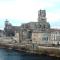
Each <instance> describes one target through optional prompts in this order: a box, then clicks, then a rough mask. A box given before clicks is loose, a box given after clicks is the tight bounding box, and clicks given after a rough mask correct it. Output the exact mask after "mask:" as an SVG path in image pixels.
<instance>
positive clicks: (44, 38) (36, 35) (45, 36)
mask: <svg viewBox="0 0 60 60" xmlns="http://www.w3.org/2000/svg"><path fill="white" fill-rule="evenodd" d="M49 40H50V32H45V31H44V32H43V31H37V32H33V33H32V43H37V44H49Z"/></svg>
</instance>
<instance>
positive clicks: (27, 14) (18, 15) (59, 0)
mask: <svg viewBox="0 0 60 60" xmlns="http://www.w3.org/2000/svg"><path fill="white" fill-rule="evenodd" d="M40 9H41V10H46V18H47V22H49V23H50V25H51V28H60V0H0V29H3V28H4V22H5V20H6V19H8V21H9V22H10V23H12V25H14V26H20V25H21V24H23V23H28V22H36V21H38V20H37V19H38V10H40Z"/></svg>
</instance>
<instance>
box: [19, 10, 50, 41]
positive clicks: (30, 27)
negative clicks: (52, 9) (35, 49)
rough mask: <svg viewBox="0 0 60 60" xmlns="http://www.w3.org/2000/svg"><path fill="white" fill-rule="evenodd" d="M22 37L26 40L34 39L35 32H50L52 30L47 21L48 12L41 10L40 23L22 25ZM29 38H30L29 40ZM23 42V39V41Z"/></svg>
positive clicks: (39, 12) (39, 14)
mask: <svg viewBox="0 0 60 60" xmlns="http://www.w3.org/2000/svg"><path fill="white" fill-rule="evenodd" d="M20 29H22V31H23V32H22V34H21V35H22V37H23V38H24V40H25V39H28V40H29V39H30V40H31V39H32V33H33V31H38V32H39V31H48V30H49V29H50V24H49V23H48V22H47V21H46V11H45V10H39V11H38V22H29V23H26V24H22V25H21V28H20ZM28 36H29V37H30V38H28ZM22 40H23V39H22Z"/></svg>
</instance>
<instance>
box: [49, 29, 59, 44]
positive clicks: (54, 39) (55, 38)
mask: <svg viewBox="0 0 60 60" xmlns="http://www.w3.org/2000/svg"><path fill="white" fill-rule="evenodd" d="M50 32H51V37H50V43H51V44H60V29H50Z"/></svg>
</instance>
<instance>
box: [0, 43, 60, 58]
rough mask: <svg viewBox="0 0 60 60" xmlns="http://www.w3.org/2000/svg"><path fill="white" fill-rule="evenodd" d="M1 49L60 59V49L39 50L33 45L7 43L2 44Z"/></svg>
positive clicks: (43, 48) (40, 48)
mask: <svg viewBox="0 0 60 60" xmlns="http://www.w3.org/2000/svg"><path fill="white" fill-rule="evenodd" d="M0 48H5V49H8V50H16V51H23V52H27V53H30V54H36V55H47V56H52V57H58V58H60V49H59V48H56V47H53V48H52V47H44V46H39V47H37V48H32V46H31V45H29V44H28V45H23V44H17V43H14V44H6V43H4V44H3V43H0Z"/></svg>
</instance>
